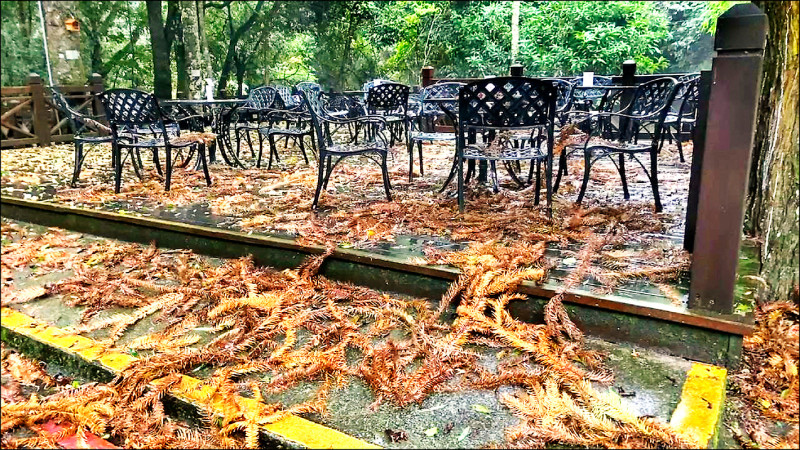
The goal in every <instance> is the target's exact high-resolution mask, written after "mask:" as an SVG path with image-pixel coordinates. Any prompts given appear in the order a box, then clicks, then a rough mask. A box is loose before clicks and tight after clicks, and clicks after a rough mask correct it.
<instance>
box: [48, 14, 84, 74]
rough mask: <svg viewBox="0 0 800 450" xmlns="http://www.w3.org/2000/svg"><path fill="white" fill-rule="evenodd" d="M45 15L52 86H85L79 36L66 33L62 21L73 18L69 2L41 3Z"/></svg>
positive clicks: (78, 33) (78, 34) (74, 33)
mask: <svg viewBox="0 0 800 450" xmlns="http://www.w3.org/2000/svg"><path fill="white" fill-rule="evenodd" d="M42 6H43V8H44V14H45V18H44V19H45V20H44V22H45V30H46V32H47V43H48V52H49V53H50V64H51V65H52V69H53V78H54V80H53V84H59V85H68V84H73V85H74V84H85V83H86V81H87V76H86V66H85V65H84V64H83V58H81V57H80V50H81V34H80V32H78V31H67V29H66V27H65V26H64V21H65V20H66V19H69V18H71V17H73V16H74V14H73V13H72V12H71V11H70V9H71V8H72V5H71V4H70V3H69V2H58V1H45V2H42Z"/></svg>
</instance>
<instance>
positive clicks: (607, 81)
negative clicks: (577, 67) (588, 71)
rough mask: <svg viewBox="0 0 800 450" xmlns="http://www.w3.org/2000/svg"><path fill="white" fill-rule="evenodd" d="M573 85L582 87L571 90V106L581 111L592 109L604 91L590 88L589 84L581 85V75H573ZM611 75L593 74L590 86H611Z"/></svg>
mask: <svg viewBox="0 0 800 450" xmlns="http://www.w3.org/2000/svg"><path fill="white" fill-rule="evenodd" d="M571 83H572V85H573V86H576V87H577V86H579V87H582V88H584V89H574V90H573V94H572V97H573V108H574V109H577V110H581V111H593V110H594V109H595V107H596V106H597V102H599V101H600V99H602V98H603V94H605V93H606V91H605V90H603V89H591V87H589V86H584V85H583V77H575V78H573V79H572V81H571ZM613 84H614V83H613V81H612V80H611V77H604V76H600V75H595V76H593V77H592V86H611V85H613Z"/></svg>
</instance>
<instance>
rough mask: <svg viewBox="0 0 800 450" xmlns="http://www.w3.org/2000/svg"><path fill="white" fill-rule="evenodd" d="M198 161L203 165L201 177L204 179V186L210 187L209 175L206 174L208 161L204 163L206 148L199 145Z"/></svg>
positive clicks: (203, 145)
mask: <svg viewBox="0 0 800 450" xmlns="http://www.w3.org/2000/svg"><path fill="white" fill-rule="evenodd" d="M198 152H199V155H198V156H199V157H200V161H202V163H203V175H205V177H206V186H211V174H209V173H208V161H206V147H205V144H200V146H199V149H198Z"/></svg>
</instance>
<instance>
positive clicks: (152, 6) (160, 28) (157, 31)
mask: <svg viewBox="0 0 800 450" xmlns="http://www.w3.org/2000/svg"><path fill="white" fill-rule="evenodd" d="M147 24H148V26H149V28H150V48H151V49H152V51H153V93H154V94H155V95H156V97H158V98H172V71H171V69H170V67H169V45H168V44H167V38H166V35H165V34H164V22H163V19H162V17H161V0H156V1H149V2H147Z"/></svg>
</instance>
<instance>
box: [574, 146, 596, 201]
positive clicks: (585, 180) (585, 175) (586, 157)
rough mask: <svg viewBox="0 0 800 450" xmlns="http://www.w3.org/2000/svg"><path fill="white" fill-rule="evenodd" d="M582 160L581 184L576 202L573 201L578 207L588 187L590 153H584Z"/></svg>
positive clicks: (590, 165)
mask: <svg viewBox="0 0 800 450" xmlns="http://www.w3.org/2000/svg"><path fill="white" fill-rule="evenodd" d="M583 160H584V169H583V183H581V191H580V193H579V194H578V200H576V201H575V203H577V204H579V205H580V204H581V202H582V201H583V196H584V195H585V194H586V187H587V186H589V171H590V170H591V169H592V152H590V151H584V152H583Z"/></svg>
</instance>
